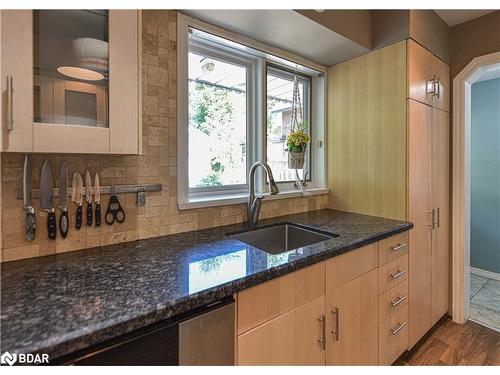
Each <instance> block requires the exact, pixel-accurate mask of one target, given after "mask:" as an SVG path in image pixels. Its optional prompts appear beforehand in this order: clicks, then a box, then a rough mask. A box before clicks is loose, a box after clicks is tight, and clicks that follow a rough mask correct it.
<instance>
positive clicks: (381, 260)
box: [378, 232, 409, 266]
mask: <svg viewBox="0 0 500 375" xmlns="http://www.w3.org/2000/svg"><path fill="white" fill-rule="evenodd" d="M408 244H409V242H408V232H404V233H399V234H396V235H395V236H392V237H389V238H386V239H384V240H381V241H380V242H379V243H378V265H379V266H382V265H384V264H387V263H389V262H390V261H392V260H394V259H396V258H397V257H399V256H401V255H404V254H408Z"/></svg>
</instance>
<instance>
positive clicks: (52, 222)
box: [47, 211, 57, 240]
mask: <svg viewBox="0 0 500 375" xmlns="http://www.w3.org/2000/svg"><path fill="white" fill-rule="evenodd" d="M47 231H48V232H49V239H50V240H55V239H56V236H57V226H56V213H55V212H54V211H49V216H48V217H47Z"/></svg>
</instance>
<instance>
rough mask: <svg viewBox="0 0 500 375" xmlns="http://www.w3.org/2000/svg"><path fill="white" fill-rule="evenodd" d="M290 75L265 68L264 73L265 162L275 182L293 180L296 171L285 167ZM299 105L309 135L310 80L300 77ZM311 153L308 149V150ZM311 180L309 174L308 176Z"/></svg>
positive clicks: (302, 175) (302, 172)
mask: <svg viewBox="0 0 500 375" xmlns="http://www.w3.org/2000/svg"><path fill="white" fill-rule="evenodd" d="M293 79H294V78H293V74H292V73H289V72H287V71H280V70H278V69H276V68H268V71H267V131H266V135H267V142H266V151H267V163H268V164H269V166H270V167H271V169H272V171H273V175H274V179H275V180H276V181H277V182H286V181H294V180H295V170H294V169H289V168H288V153H287V151H286V138H287V136H288V134H290V132H291V131H292V98H293ZM298 83H299V92H300V99H301V105H302V108H303V113H304V123H305V124H306V133H307V134H310V126H309V122H308V113H309V108H308V105H309V103H308V95H309V88H308V85H309V80H308V79H306V78H303V77H301V78H300V79H299V81H298ZM309 150H310V147H309ZM309 162H310V151H308V152H307V154H306V164H305V166H304V169H302V170H299V177H300V178H303V177H304V171H306V173H307V172H308V170H309ZM307 177H308V178H310V177H311V176H310V175H307Z"/></svg>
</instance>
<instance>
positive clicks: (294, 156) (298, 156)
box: [288, 150, 306, 169]
mask: <svg viewBox="0 0 500 375" xmlns="http://www.w3.org/2000/svg"><path fill="white" fill-rule="evenodd" d="M305 157H306V152H305V150H304V151H300V152H294V151H288V168H290V169H302V168H304V162H305Z"/></svg>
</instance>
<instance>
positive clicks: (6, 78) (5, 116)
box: [0, 10, 33, 152]
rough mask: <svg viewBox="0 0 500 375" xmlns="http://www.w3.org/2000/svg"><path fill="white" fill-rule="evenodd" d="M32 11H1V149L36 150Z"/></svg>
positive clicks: (11, 150)
mask: <svg viewBox="0 0 500 375" xmlns="http://www.w3.org/2000/svg"><path fill="white" fill-rule="evenodd" d="M31 13H32V12H31V11H30V10H2V11H1V21H0V22H1V61H0V71H1V76H0V79H1V82H2V101H1V108H2V122H1V126H2V130H1V150H2V151H10V152H24V151H33V27H32V26H33V24H32V15H31Z"/></svg>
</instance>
